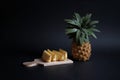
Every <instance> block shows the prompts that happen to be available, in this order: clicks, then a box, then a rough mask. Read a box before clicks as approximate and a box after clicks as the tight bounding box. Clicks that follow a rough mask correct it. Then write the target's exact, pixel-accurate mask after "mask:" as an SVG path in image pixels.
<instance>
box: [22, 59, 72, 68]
mask: <svg viewBox="0 0 120 80" xmlns="http://www.w3.org/2000/svg"><path fill="white" fill-rule="evenodd" d="M71 63H73V61H72V60H71V59H67V60H65V61H55V62H43V61H42V60H41V59H34V61H31V62H23V65H25V66H26V67H33V66H37V65H43V66H54V65H62V64H71Z"/></svg>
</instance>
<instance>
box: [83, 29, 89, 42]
mask: <svg viewBox="0 0 120 80" xmlns="http://www.w3.org/2000/svg"><path fill="white" fill-rule="evenodd" d="M82 30H83V31H84V34H85V42H89V35H88V32H87V30H86V29H82Z"/></svg>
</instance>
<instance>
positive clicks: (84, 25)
mask: <svg viewBox="0 0 120 80" xmlns="http://www.w3.org/2000/svg"><path fill="white" fill-rule="evenodd" d="M91 16H92V14H86V15H85V16H83V17H81V16H80V15H79V14H78V13H74V15H73V19H65V22H67V24H68V27H66V31H65V32H66V34H67V35H68V36H69V38H70V39H71V38H72V40H73V41H72V55H73V58H74V59H76V60H80V61H87V60H89V58H90V56H91V44H90V41H89V37H90V36H93V37H94V38H97V37H96V35H95V34H94V32H100V31H99V30H98V29H96V28H95V27H96V24H97V23H98V21H96V20H95V21H92V20H91Z"/></svg>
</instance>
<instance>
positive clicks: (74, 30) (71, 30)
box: [65, 28, 77, 34]
mask: <svg viewBox="0 0 120 80" xmlns="http://www.w3.org/2000/svg"><path fill="white" fill-rule="evenodd" d="M76 31H77V29H76V28H73V29H66V32H65V34H71V33H75V32H76Z"/></svg>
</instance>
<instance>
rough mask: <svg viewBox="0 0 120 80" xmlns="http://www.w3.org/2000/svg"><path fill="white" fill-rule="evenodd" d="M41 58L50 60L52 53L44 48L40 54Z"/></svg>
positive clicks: (46, 60)
mask: <svg viewBox="0 0 120 80" xmlns="http://www.w3.org/2000/svg"><path fill="white" fill-rule="evenodd" d="M42 60H43V61H45V62H51V60H52V55H51V54H50V53H49V52H47V51H46V50H44V51H43V54H42Z"/></svg>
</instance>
